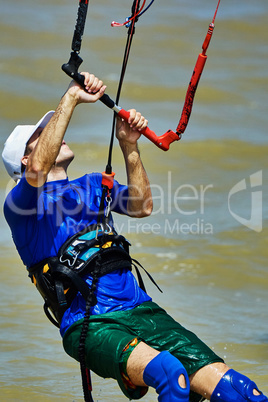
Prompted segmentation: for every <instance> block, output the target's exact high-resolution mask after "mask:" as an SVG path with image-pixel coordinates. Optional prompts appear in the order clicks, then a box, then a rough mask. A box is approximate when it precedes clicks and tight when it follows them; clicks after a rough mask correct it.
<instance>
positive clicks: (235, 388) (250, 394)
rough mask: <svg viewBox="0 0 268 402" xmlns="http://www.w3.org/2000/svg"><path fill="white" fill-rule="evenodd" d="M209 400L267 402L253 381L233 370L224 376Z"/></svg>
mask: <svg viewBox="0 0 268 402" xmlns="http://www.w3.org/2000/svg"><path fill="white" fill-rule="evenodd" d="M257 393H258V395H256V394H257ZM210 400H211V402H233V401H236V402H245V401H250V402H268V398H267V397H266V396H265V395H263V393H261V392H260V391H259V389H258V387H257V385H256V384H255V383H254V382H253V381H251V380H250V379H249V378H248V377H246V376H244V375H242V374H240V373H238V372H237V371H234V370H229V371H227V373H225V374H224V376H223V377H222V378H221V380H220V381H219V383H218V384H217V386H216V388H215V390H214V392H213V394H212V395H211V399H210Z"/></svg>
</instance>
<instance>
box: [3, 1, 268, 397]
mask: <svg viewBox="0 0 268 402" xmlns="http://www.w3.org/2000/svg"><path fill="white" fill-rule="evenodd" d="M0 6H1V15H0V30H1V35H0V41H1V61H0V71H1V75H0V84H1V85H0V106H1V107H0V116H1V127H0V143H1V147H2V146H3V144H4V141H5V139H6V137H7V136H8V134H9V133H10V132H11V131H12V130H13V128H14V127H15V126H16V125H17V124H22V123H29V124H33V123H36V122H37V121H38V120H39V118H40V116H41V115H43V114H44V113H45V112H46V111H47V110H50V109H51V108H55V107H56V106H57V102H58V100H59V98H60V96H61V95H62V94H63V93H64V91H65V89H66V87H67V85H68V82H69V79H68V77H67V76H65V75H64V74H63V73H62V72H61V69H60V67H61V64H62V63H64V62H66V61H67V60H68V58H69V52H70V44H71V38H72V34H73V27H74V23H75V19H76V11H77V4H75V3H74V2H72V1H71V0H66V1H65V2H64V4H63V3H62V2H61V1H59V0H57V1H55V0H54V1H46V2H42V3H41V2H40V3H36V2H34V1H31V0H25V1H24V2H23V3H22V2H21V1H19V0H17V1H13V2H12V3H10V2H4V1H3V0H0ZM215 7H216V1H213V2H212V1H208V0H205V1H203V2H202V7H201V6H200V2H198V1H197V0H191V1H189V0H188V1H186V0H185V1H182V0H181V1H175V0H170V1H169V2H165V3H164V2H157V1H156V2H155V4H154V5H153V6H152V7H151V9H150V11H148V13H146V14H145V15H144V17H143V18H141V19H140V21H139V24H138V26H137V31H136V35H135V38H134V41H133V50H132V53H131V56H130V61H129V66H128V69H127V74H126V79H125V85H124V88H123V92H122V96H121V102H120V103H121V104H122V106H124V107H125V108H130V107H135V108H136V109H138V110H141V111H142V113H143V114H144V115H145V116H147V117H148V119H149V125H150V128H152V129H153V130H155V131H156V132H157V134H159V135H160V134H163V133H164V132H165V131H166V130H167V129H168V128H171V129H175V127H176V125H177V123H178V120H179V117H180V113H181V109H182V105H183V102H184V96H185V93H186V89H187V84H188V82H189V79H190V76H191V73H192V70H193V67H194V64H195V62H196V59H197V55H198V53H199V52H200V50H201V46H202V41H203V39H204V37H205V34H206V31H207V27H208V24H209V22H210V21H211V19H212V17H213V14H214V10H215ZM129 8H130V2H122V1H121V2H119V1H118V0H114V1H113V2H112V3H111V4H107V2H105V1H103V0H102V1H98V2H96V1H92V2H91V4H90V8H89V15H88V21H87V26H86V30H85V35H84V40H83V45H82V51H81V56H82V57H83V59H84V62H83V65H82V67H83V69H84V70H88V69H90V70H91V71H92V72H94V73H95V74H96V75H98V76H99V77H101V78H102V79H103V80H104V81H105V82H106V83H107V85H108V90H107V92H108V94H109V95H110V96H111V97H113V98H115V93H116V86H117V81H118V77H119V73H120V63H121V60H122V55H123V48H124V44H125V40H126V30H125V29H123V28H121V29H119V28H117V29H115V28H111V27H110V23H111V21H112V20H117V21H119V22H121V21H123V20H124V18H125V17H126V16H127V15H128V14H129ZM267 15H268V4H267V1H266V0H256V1H254V2H252V1H249V0H247V1H244V2H243V4H242V3H241V2H239V1H231V0H224V1H222V4H221V5H220V8H219V12H218V16H217V20H216V27H215V32H214V35H213V39H212V41H211V44H210V48H209V50H208V60H207V63H206V67H205V70H204V73H203V76H202V78H201V82H200V85H199V88H198V91H197V95H196V100H195V105H194V109H193V113H192V117H191V120H190V123H189V125H188V128H187V130H186V133H185V134H184V137H183V140H182V141H181V142H180V143H174V144H172V145H171V149H170V150H169V151H168V153H165V152H163V151H161V150H158V149H157V148H155V147H154V146H153V145H151V144H150V143H149V142H148V141H147V140H146V139H142V140H141V141H140V142H141V144H140V148H141V152H142V158H143V161H144V165H145V167H146V170H147V172H148V175H149V177H150V180H151V183H152V187H153V195H154V214H153V215H152V216H151V217H149V218H146V219H144V220H133V219H132V220H129V219H127V218H123V217H118V218H117V225H118V229H120V230H121V231H122V233H124V234H126V235H127V237H128V238H129V239H130V241H131V243H132V254H133V256H134V257H135V258H138V259H139V260H140V261H141V263H142V264H143V265H144V266H145V267H146V268H147V269H149V271H150V272H151V273H152V274H153V275H154V277H155V279H156V280H157V282H158V283H159V285H160V287H162V289H163V290H164V294H163V295H161V294H159V293H158V292H157V290H155V289H154V288H153V287H152V286H151V284H147V287H148V290H149V293H150V294H152V296H153V298H154V300H155V301H157V302H159V303H160V304H161V305H162V306H163V307H164V308H166V309H168V311H169V312H170V313H171V314H172V315H173V316H174V317H175V318H176V319H178V320H179V321H180V322H181V323H182V324H183V325H185V326H186V327H188V328H189V329H191V330H193V331H194V332H196V333H197V334H198V335H199V336H200V337H201V338H202V339H203V340H204V341H205V342H206V343H208V344H209V345H210V346H211V347H212V348H214V350H215V351H216V352H217V353H218V354H220V355H221V356H223V357H224V358H225V359H226V362H227V363H228V364H229V365H230V366H232V367H233V368H235V369H237V370H240V371H242V372H243V373H244V374H246V375H248V376H250V377H251V378H252V379H254V380H255V381H256V382H257V383H258V385H259V387H260V388H261V389H262V390H263V391H264V392H266V394H267V393H268V385H267V384H268V376H267V357H268V356H267V343H268V325H267V301H268V300H267V286H268V277H267V249H268V243H267V234H268V228H267V216H268V214H267V205H268V203H267V193H268V191H267V190H268V188H267V170H268V169H267V168H268V162H267V152H268V140H267V125H268V119H267V83H268V72H267V67H266V66H267V54H268V52H267V43H268V31H267V29H266V25H267V23H266V21H267ZM89 109H90V110H89ZM111 119H112V114H111V111H110V110H108V109H106V108H105V106H104V105H102V104H101V103H97V104H94V105H90V106H88V105H80V106H79V108H77V109H76V111H75V114H74V116H73V119H72V122H71V124H70V127H69V129H68V132H67V135H66V140H67V141H68V142H70V143H71V146H72V148H73V149H74V151H75V154H76V159H75V161H74V162H73V166H72V167H71V169H70V177H71V178H74V177H77V176H78V175H82V174H84V173H85V171H92V170H101V171H102V170H103V169H104V167H105V164H106V157H107V143H108V140H109V136H110V130H111ZM85 143H87V144H85ZM113 168H114V171H115V172H116V178H117V179H118V180H119V181H121V182H125V173H124V164H123V159H122V156H121V154H120V151H119V150H118V148H117V147H116V149H115V152H114V155H113ZM0 169H1V176H0V198H1V202H2V203H3V200H4V197H5V192H6V188H7V186H8V185H9V180H8V176H7V175H6V173H5V172H4V169H3V166H1V167H0ZM235 186H236V187H235ZM232 190H233V192H232ZM0 219H1V221H0V224H1V239H0V253H1V261H2V264H1V282H2V284H3V286H2V287H1V289H0V300H1V306H2V308H1V313H0V327H1V332H0V338H1V357H0V359H1V369H0V373H1V380H0V381H1V400H3V401H8V402H9V401H31V400H33V399H36V400H38V401H42V402H43V401H51V400H59V401H60V400H62V401H63V400H68V401H82V400H83V397H82V391H81V380H80V374H79V366H78V364H77V363H76V362H74V361H72V360H71V359H70V358H69V357H68V356H66V355H65V354H64V352H63V350H62V347H61V341H60V337H59V335H58V331H57V329H56V328H53V327H52V326H51V325H50V324H49V323H48V321H47V319H46V317H45V316H44V315H43V314H42V312H41V298H40V296H39V295H38V293H37V292H36V291H35V289H34V288H33V286H32V284H31V283H30V281H29V279H28V278H27V275H26V273H25V270H24V267H23V266H22V264H21V262H20V259H19V257H18V256H17V254H16V250H15V248H14V246H13V243H12V240H11V238H10V233H9V229H8V227H7V225H6V223H5V221H4V218H3V216H2V215H1V217H0ZM93 383H94V400H95V401H111V400H113V401H124V400H126V398H125V397H124V396H122V395H121V394H120V392H119V390H118V387H117V385H116V383H115V382H114V381H112V380H102V379H100V378H98V377H96V376H93ZM143 400H144V401H145V402H151V401H155V400H156V396H155V393H154V392H153V391H150V392H149V394H148V395H147V396H146V397H144V399H143Z"/></svg>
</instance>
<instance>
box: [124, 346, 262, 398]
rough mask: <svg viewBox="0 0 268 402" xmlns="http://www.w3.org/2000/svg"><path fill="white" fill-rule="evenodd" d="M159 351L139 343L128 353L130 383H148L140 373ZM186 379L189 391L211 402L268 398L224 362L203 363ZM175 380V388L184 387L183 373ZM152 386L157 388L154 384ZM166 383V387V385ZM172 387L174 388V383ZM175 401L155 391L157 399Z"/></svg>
mask: <svg viewBox="0 0 268 402" xmlns="http://www.w3.org/2000/svg"><path fill="white" fill-rule="evenodd" d="M162 353H163V352H162ZM162 353H160V352H158V351H157V350H155V349H153V348H151V347H150V346H148V345H146V344H145V343H143V342H141V343H139V345H138V346H137V347H136V348H135V349H134V350H133V352H132V353H131V355H130V357H129V359H128V362H127V372H128V375H129V378H130V379H131V381H132V382H133V384H135V385H139V386H145V385H151V384H148V383H147V384H146V383H145V381H144V379H145V378H146V376H144V372H145V373H146V367H147V368H148V367H149V366H150V364H149V363H150V362H153V361H156V359H157V358H158V357H159V355H161V354H162ZM164 353H165V352H164ZM167 370H168V367H167ZM163 377H164V375H163ZM189 380H190V387H191V390H192V391H195V392H196V393H198V394H200V395H202V396H203V397H205V398H206V399H209V400H211V401H213V402H230V401H234V402H240V401H243V402H244V401H256V402H266V401H268V399H267V398H266V397H265V396H264V395H263V394H261V392H259V390H258V388H257V386H256V384H254V383H253V382H252V381H251V380H250V379H248V378H247V377H245V376H243V375H241V374H239V373H237V372H235V371H234V370H230V368H229V367H228V366H227V365H226V364H224V363H220V362H219V363H213V364H210V365H207V366H204V367H202V368H201V369H199V370H198V371H197V372H196V373H194V374H192V375H190V376H189ZM157 381H158V380H157ZM177 381H178V383H177V384H179V387H180V388H181V389H182V390H186V388H187V374H186V375H184V374H180V375H179V376H178V379H177ZM160 385H161V384H160ZM152 386H154V388H157V387H156V386H155V384H153V385H152ZM167 386H168V387H169V386H170V384H168V385H167ZM173 386H175V388H176V384H175V383H174V384H173ZM175 391H176V390H175ZM171 392H172V391H171ZM239 398H240V399H239ZM175 400H176V399H174V398H173V399H172V397H169V396H167V393H165V395H164V394H163V395H162V396H161V393H159V401H163V402H173V401H175ZM177 400H178V401H180V400H182V401H183V400H188V399H183V397H182V399H179V398H178V399H177Z"/></svg>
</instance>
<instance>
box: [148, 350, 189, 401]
mask: <svg viewBox="0 0 268 402" xmlns="http://www.w3.org/2000/svg"><path fill="white" fill-rule="evenodd" d="M143 379H144V382H145V384H147V385H149V386H151V387H154V388H155V389H156V392H157V393H158V394H159V397H158V400H159V401H160V402H173V401H178V402H188V401H189V393H190V383H189V378H188V374H187V372H186V370H185V368H184V366H183V365H182V364H181V362H180V361H179V360H178V359H176V357H174V356H172V355H171V354H170V353H169V352H167V351H165V352H161V353H159V354H158V355H157V356H156V357H155V358H154V359H153V360H151V361H150V363H149V364H148V365H147V366H146V367H145V370H144V373H143Z"/></svg>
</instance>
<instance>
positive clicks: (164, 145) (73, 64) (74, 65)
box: [61, 52, 181, 151]
mask: <svg viewBox="0 0 268 402" xmlns="http://www.w3.org/2000/svg"><path fill="white" fill-rule="evenodd" d="M82 62H83V59H82V58H81V57H80V56H79V55H78V53H76V52H71V57H70V60H69V61H68V63H66V64H63V65H62V67H61V68H62V70H63V71H64V72H65V73H66V74H67V75H69V77H71V78H72V79H73V80H75V81H76V82H77V83H78V84H79V85H81V87H83V88H85V85H84V76H83V75H82V74H79V73H78V68H79V66H80V64H81V63H82ZM99 100H100V101H101V102H102V103H104V104H105V105H106V106H107V107H109V108H110V109H112V110H113V111H114V112H115V113H117V114H118V116H119V117H121V118H122V119H124V120H125V121H128V118H129V112H127V111H126V110H124V109H122V108H121V107H120V106H118V105H116V103H115V102H114V101H113V100H112V99H111V98H110V97H109V95H107V94H104V95H102V97H101V98H100V99H99ZM141 134H143V135H144V136H145V137H146V138H148V140H150V141H152V142H153V143H154V144H155V145H156V146H157V147H158V148H160V149H162V150H163V151H167V150H168V149H169V146H170V144H171V143H172V142H174V141H178V140H180V139H181V136H180V134H177V133H175V132H174V131H172V130H168V131H167V132H166V133H165V134H163V135H160V136H159V137H158V136H157V135H156V134H155V132H154V131H152V130H150V129H149V127H146V128H145V129H143V130H142V131H141Z"/></svg>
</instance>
